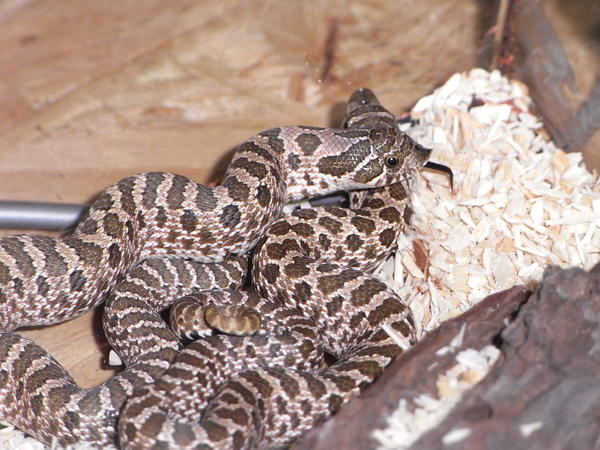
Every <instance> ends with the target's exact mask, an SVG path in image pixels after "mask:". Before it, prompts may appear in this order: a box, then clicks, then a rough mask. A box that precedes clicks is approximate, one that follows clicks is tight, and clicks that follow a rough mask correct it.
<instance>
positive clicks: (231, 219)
mask: <svg viewBox="0 0 600 450" xmlns="http://www.w3.org/2000/svg"><path fill="white" fill-rule="evenodd" d="M221 223H222V224H223V225H225V226H226V227H229V228H233V227H235V226H236V225H237V224H238V223H240V209H239V208H238V207H237V206H236V205H227V206H226V207H225V208H223V211H222V212H221Z"/></svg>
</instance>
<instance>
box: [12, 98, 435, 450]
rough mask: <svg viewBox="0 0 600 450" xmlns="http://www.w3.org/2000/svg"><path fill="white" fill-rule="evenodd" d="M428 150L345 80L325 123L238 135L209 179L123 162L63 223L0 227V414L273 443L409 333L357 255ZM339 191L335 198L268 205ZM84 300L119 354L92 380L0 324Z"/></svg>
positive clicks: (72, 429) (399, 215) (93, 436)
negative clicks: (17, 229)
mask: <svg viewBox="0 0 600 450" xmlns="http://www.w3.org/2000/svg"><path fill="white" fill-rule="evenodd" d="M429 154H430V150H429V149H426V148H424V147H422V146H421V145H419V144H418V143H416V142H414V141H413V140H412V139H411V138H410V137H409V136H408V135H407V134H406V133H404V132H402V131H400V130H399V128H398V125H397V123H396V120H395V118H394V116H393V115H392V114H391V113H389V112H388V111H387V110H386V109H385V108H384V107H383V106H381V104H380V103H379V101H378V100H377V98H376V97H375V95H374V94H373V92H372V91H370V90H369V89H366V88H362V89H359V90H357V91H355V92H354V93H353V94H352V96H351V97H350V99H349V101H348V103H347V109H346V120H345V123H344V124H343V126H342V127H340V128H316V127H307V126H291V127H279V128H273V129H270V130H267V131H264V132H261V133H259V134H257V135H256V136H254V137H252V138H250V139H248V140H247V141H245V142H244V143H242V144H241V145H240V146H239V147H238V148H237V149H236V151H235V153H234V155H233V158H232V160H231V162H230V164H229V166H228V168H227V170H226V172H225V175H224V178H223V181H222V182H221V183H220V184H219V185H218V186H215V187H209V186H204V185H202V184H199V183H197V182H195V181H193V180H191V179H189V178H187V177H184V176H181V175H176V174H172V173H167V172H150V173H142V174H138V175H134V176H130V177H127V178H125V179H123V180H121V181H119V182H117V183H116V184H114V185H113V186H111V187H109V188H108V189H106V190H105V191H103V192H102V193H101V194H100V195H99V196H98V198H97V199H96V200H95V202H94V203H93V204H92V206H91V207H90V209H89V211H88V212H87V213H86V215H85V216H84V217H83V219H82V220H81V221H80V223H79V224H78V225H77V227H76V228H75V230H74V231H73V232H72V233H71V234H69V235H66V236H62V237H50V236H43V235H30V234H23V235H15V236H9V237H4V238H1V239H0V418H1V419H2V420H4V421H6V422H8V423H11V424H13V425H14V426H16V427H17V428H19V429H21V430H23V431H24V432H26V433H28V434H30V435H32V436H34V437H36V438H37V439H39V440H41V441H42V442H45V443H48V444H53V445H60V446H70V445H77V444H87V445H89V446H92V447H102V448H169V447H173V448H256V447H277V446H285V445H289V443H290V442H292V441H293V440H295V439H297V438H298V437H299V436H301V435H302V433H304V432H306V431H307V430H308V429H310V428H312V427H314V426H316V425H317V424H319V423H321V422H322V421H324V420H325V419H326V418H327V417H329V416H331V415H332V414H334V413H335V412H336V411H337V410H339V408H340V407H341V406H342V404H344V403H345V402H347V401H348V400H349V399H351V398H352V397H354V396H356V395H358V393H359V392H360V391H361V390H362V389H363V388H364V387H365V386H367V385H368V384H370V383H371V382H372V381H373V380H374V379H375V378H377V376H378V375H379V374H380V373H381V372H382V371H383V369H384V368H385V366H386V365H387V364H388V363H389V362H390V361H391V360H392V359H393V358H394V357H395V356H396V355H397V354H398V353H399V352H400V351H401V349H400V347H399V346H398V345H396V344H395V343H394V339H393V336H390V332H391V333H392V334H394V333H396V334H398V335H401V336H402V337H404V338H406V339H408V340H410V341H412V340H414V337H415V331H414V328H415V327H414V323H413V319H412V317H411V315H410V309H409V308H408V306H407V305H406V304H404V302H403V301H402V299H400V298H399V297H398V296H397V295H396V294H395V293H394V292H393V291H392V290H390V289H389V288H388V287H387V286H386V285H385V284H384V283H382V282H381V281H379V280H377V279H376V278H374V277H373V276H372V275H370V273H371V272H373V270H374V269H375V267H376V266H377V265H378V264H380V262H381V261H382V260H383V259H384V258H386V257H387V256H388V255H389V254H390V253H391V251H393V249H394V247H395V245H396V238H397V236H398V234H399V233H400V232H401V231H402V230H403V228H404V226H405V225H406V223H407V221H408V216H409V212H410V208H409V207H408V206H407V202H408V190H409V180H410V178H411V177H412V176H413V175H414V173H416V172H417V171H418V170H419V169H420V168H421V167H422V166H424V165H427V164H429V163H428V157H429ZM431 164H434V165H435V163H431ZM339 191H350V192H352V193H351V194H350V197H349V203H350V204H349V207H348V208H343V207H340V206H325V207H319V208H311V209H299V210H295V211H293V212H292V213H291V214H284V213H283V209H284V206H285V205H286V204H288V203H290V202H298V201H301V200H304V199H308V198H315V197H318V196H323V195H327V194H331V193H334V192H339ZM248 272H250V274H249V275H248ZM247 278H248V279H250V280H251V283H248V280H247ZM248 284H250V285H251V287H250V288H248V286H247V285H248ZM101 303H103V304H104V311H103V317H102V320H103V326H104V330H105V334H106V337H107V340H108V342H109V343H110V345H111V346H112V348H113V349H114V350H115V351H116V352H117V354H118V355H119V356H120V358H121V360H122V361H123V364H124V366H125V368H124V370H123V371H121V372H120V373H119V374H117V375H115V376H113V377H112V378H110V379H108V380H107V381H105V382H104V383H102V384H100V385H98V386H95V387H93V388H89V389H83V388H81V387H79V386H78V385H77V384H76V383H75V382H74V380H73V379H72V377H71V376H70V375H69V374H68V373H67V372H66V370H65V369H64V368H63V367H62V366H60V364H59V363H58V362H57V361H56V360H54V359H53V358H52V357H51V356H50V355H49V354H48V353H47V352H46V351H45V350H44V349H42V348H41V347H39V346H38V345H37V344H35V343H34V342H33V341H31V340H29V339H27V338H25V337H23V336H21V335H19V334H18V333H16V332H15V330H16V329H18V328H20V327H24V326H39V325H48V324H52V323H57V322H62V321H65V320H69V319H71V318H73V317H76V316H78V315H80V314H82V313H84V312H86V311H88V310H90V309H92V308H94V307H96V306H98V305H99V304H101ZM169 307H171V308H170V319H169V320H165V319H164V314H163V313H164V311H165V310H166V309H167V308H169ZM168 322H170V325H169V323H168Z"/></svg>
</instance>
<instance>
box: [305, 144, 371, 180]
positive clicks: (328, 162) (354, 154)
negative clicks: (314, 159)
mask: <svg viewBox="0 0 600 450" xmlns="http://www.w3.org/2000/svg"><path fill="white" fill-rule="evenodd" d="M370 153H371V144H370V143H369V141H368V140H362V141H358V142H356V143H354V144H352V145H351V146H350V147H349V148H348V150H346V151H345V152H342V153H340V154H339V155H337V156H325V157H323V158H321V159H320V160H319V162H318V163H317V168H318V169H319V172H321V173H324V174H328V175H333V176H334V177H342V176H343V175H347V174H349V173H351V172H353V171H354V170H355V168H356V166H357V165H358V164H359V163H360V162H362V161H364V160H365V159H367V157H368V156H369V154H370Z"/></svg>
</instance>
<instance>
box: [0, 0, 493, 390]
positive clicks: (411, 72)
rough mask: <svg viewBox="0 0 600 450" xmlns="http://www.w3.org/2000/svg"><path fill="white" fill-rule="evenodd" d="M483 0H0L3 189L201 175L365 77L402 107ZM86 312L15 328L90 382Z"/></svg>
mask: <svg viewBox="0 0 600 450" xmlns="http://www.w3.org/2000/svg"><path fill="white" fill-rule="evenodd" d="M479 3H480V2H477V1H475V0H450V1H437V0H425V1H421V2H414V1H409V0H401V1H399V0H372V1H359V0H356V1H351V0H349V1H341V0H340V1H326V2H323V1H318V0H310V1H304V2H294V3H293V4H292V3H288V2H273V1H252V2H247V1H241V0H234V1H227V2H223V1H217V0H203V1H202V2H199V1H195V0H177V1H172V2H164V1H161V0H145V1H138V0H120V1H112V0H109V1H103V2H97V1H93V0H45V1H41V0H3V1H2V2H0V48H2V52H0V67H1V70H0V199H3V200H44V201H65V202H74V203H89V202H90V201H91V200H92V199H93V198H94V197H95V196H96V195H97V194H98V192H99V191H101V190H102V189H103V188H104V187H106V186H108V185H110V184H111V183H113V182H115V181H117V180H118V179H120V178H122V177H124V176H127V175H130V174H133V173H136V172H141V171H147V170H167V171H173V172H177V173H181V174H184V175H187V176H191V177H193V178H195V179H197V180H199V181H202V182H206V181H208V180H209V179H211V178H215V177H216V176H214V174H216V173H218V171H219V170H218V168H219V167H222V166H223V161H224V160H225V159H226V158H225V156H224V155H226V154H227V153H228V151H230V150H231V149H233V148H234V147H235V145H236V144H239V143H240V142H242V141H243V140H244V139H245V138H247V137H249V136H251V135H253V134H254V133H256V132H258V131H260V130H263V129H267V128H271V127H274V126H278V125H292V124H307V125H319V126H325V125H327V124H328V123H329V121H330V117H331V115H332V114H333V113H334V112H335V111H338V110H339V109H336V108H335V107H333V106H334V105H336V104H339V102H342V101H344V99H345V98H346V97H347V96H348V95H349V93H350V92H351V91H352V90H353V89H355V88H357V87H361V86H368V87H371V88H372V89H374V90H375V91H376V92H377V94H378V96H379V97H380V99H381V101H382V102H383V103H384V104H385V105H386V106H388V107H389V108H390V109H391V110H392V111H393V112H394V113H397V114H399V113H402V112H403V111H405V110H407V109H408V108H409V107H410V106H411V105H412V104H413V103H414V102H415V100H416V99H418V98H419V97H420V96H422V95H424V94H427V93H429V92H430V91H431V90H432V89H433V88H435V87H436V86H437V85H439V84H440V83H442V82H443V81H444V80H445V79H446V78H447V77H448V76H450V75H451V74H452V73H454V72H456V71H461V70H467V69H469V68H470V67H473V66H474V65H476V64H477V56H478V53H477V44H478V43H479V42H480V38H481V35H482V33H483V29H482V20H483V19H482V14H488V15H489V14H490V12H489V11H487V12H486V11H484V10H482V9H480V8H481V7H480V6H479ZM292 5H293V6H292ZM219 161H221V165H220V166H219ZM9 233H10V231H9V230H6V231H2V233H1V234H9ZM98 317H99V314H98V313H97V312H92V313H88V314H86V315H84V316H83V317H81V318H79V319H76V320H73V321H71V322H68V323H65V324H60V325H56V326H52V327H47V328H43V329H35V330H26V331H24V334H26V335H27V336H29V337H32V338H33V339H34V340H35V341H36V342H38V343H39V344H41V345H42V346H43V347H45V348H46V349H48V350H49V351H50V352H51V353H52V354H53V355H54V356H55V357H56V358H57V359H58V360H59V361H60V362H61V363H62V364H64V365H65V366H66V368H67V369H68V370H69V371H71V373H72V374H73V375H74V377H75V379H76V380H77V381H78V382H80V383H81V384H82V385H85V386H91V385H94V384H96V383H98V382H99V381H101V380H102V379H105V378H107V377H108V376H109V375H110V374H111V371H108V370H104V369H103V367H102V366H103V362H104V360H105V358H106V348H105V345H104V344H103V342H104V341H103V338H102V329H101V325H100V324H99V323H98V320H97V319H98Z"/></svg>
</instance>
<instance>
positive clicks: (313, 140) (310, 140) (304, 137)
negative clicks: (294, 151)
mask: <svg viewBox="0 0 600 450" xmlns="http://www.w3.org/2000/svg"><path fill="white" fill-rule="evenodd" d="M296 143H297V144H298V147H300V150H302V153H304V154H305V155H312V154H313V153H314V152H315V151H316V150H317V149H318V148H319V146H320V145H321V143H322V142H321V138H319V136H317V135H316V134H314V133H302V134H299V135H298V136H297V137H296Z"/></svg>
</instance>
